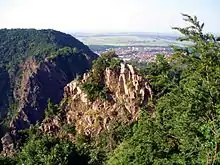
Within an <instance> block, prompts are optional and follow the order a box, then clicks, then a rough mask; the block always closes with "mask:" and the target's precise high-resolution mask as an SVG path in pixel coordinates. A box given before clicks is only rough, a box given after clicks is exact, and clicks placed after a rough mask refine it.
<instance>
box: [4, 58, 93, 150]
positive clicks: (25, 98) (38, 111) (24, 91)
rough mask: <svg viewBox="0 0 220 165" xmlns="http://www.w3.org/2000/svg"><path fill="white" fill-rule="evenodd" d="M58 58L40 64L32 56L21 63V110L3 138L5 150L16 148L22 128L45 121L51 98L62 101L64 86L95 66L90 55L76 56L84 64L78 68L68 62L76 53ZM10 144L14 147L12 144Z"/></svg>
mask: <svg viewBox="0 0 220 165" xmlns="http://www.w3.org/2000/svg"><path fill="white" fill-rule="evenodd" d="M56 58H61V57H56ZM56 58H55V59H46V60H45V61H44V62H42V63H40V64H38V63H37V62H36V60H35V59H32V58H31V59H28V60H27V61H26V62H25V63H24V64H23V65H22V66H21V67H22V71H23V73H22V77H21V80H20V82H19V85H18V86H17V88H15V89H14V98H15V99H16V100H17V103H18V107H17V112H15V114H14V118H13V119H12V120H11V121H10V125H9V133H7V134H6V135H5V136H4V137H3V138H2V139H1V140H2V145H3V151H4V152H5V153H10V152H11V151H13V150H12V148H13V147H14V148H15V146H16V144H15V143H16V141H17V139H18V138H19V136H18V134H17V132H18V130H23V129H26V128H29V127H30V125H31V124H33V125H35V124H36V122H37V121H39V122H41V121H42V120H43V119H44V114H45V109H46V107H47V101H48V99H50V100H51V101H52V102H53V103H55V104H58V103H59V102H60V101H61V99H62V98H63V92H64V87H65V86H66V85H67V84H68V83H69V82H70V81H71V80H72V79H74V78H75V77H76V75H81V74H83V73H85V72H86V71H87V70H88V69H89V68H90V67H91V63H92V60H93V59H88V58H87V57H86V56H83V57H81V60H80V61H79V60H78V61H77V60H76V61H75V62H76V63H77V62H78V63H79V64H81V65H82V66H80V69H78V70H77V66H75V67H76V69H74V67H73V66H69V63H68V61H71V58H75V57H69V58H66V60H61V59H56ZM72 60H73V59H72ZM61 61H62V66H63V67H62V66H61ZM8 139H10V140H8ZM8 146H10V147H9V148H8ZM9 149H11V150H9Z"/></svg>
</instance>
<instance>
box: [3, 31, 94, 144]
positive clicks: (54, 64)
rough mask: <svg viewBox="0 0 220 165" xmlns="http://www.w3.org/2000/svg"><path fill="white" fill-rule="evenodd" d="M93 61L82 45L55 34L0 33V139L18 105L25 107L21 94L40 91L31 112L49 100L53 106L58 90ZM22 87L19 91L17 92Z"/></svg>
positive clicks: (91, 53) (89, 66)
mask: <svg viewBox="0 0 220 165" xmlns="http://www.w3.org/2000/svg"><path fill="white" fill-rule="evenodd" d="M96 57H97V55H96V54H94V53H93V52H92V51H91V50H90V49H89V48H88V47H87V46H85V45H84V44H83V43H81V42H80V41H78V40H77V39H75V38H74V37H72V36H71V35H68V34H65V33H61V32H59V31H55V30H36V29H0V79H1V80H0V127H1V130H0V137H2V136H3V135H4V134H5V132H6V131H7V130H8V128H9V123H10V121H11V120H12V119H14V118H15V116H16V115H17V112H18V110H19V109H21V108H22V107H21V104H23V106H25V101H24V99H23V100H22V95H24V93H25V92H26V93H28V90H31V88H32V89H33V88H41V91H39V92H37V91H35V93H34V94H33V95H32V97H35V98H36V100H37V98H39V97H41V98H40V99H38V101H37V103H36V104H35V108H36V105H37V106H38V109H43V110H44V109H45V107H46V104H47V100H48V99H49V98H51V100H52V101H53V102H55V103H58V102H59V101H60V99H61V97H62V90H63V89H61V92H58V91H59V90H60V89H59V88H63V87H64V86H65V85H66V84H67V83H68V82H70V81H71V80H72V79H74V78H75V77H76V76H79V75H82V74H83V73H84V72H86V71H87V70H89V69H90V68H91V64H92V62H91V61H92V60H93V59H95V58H96ZM58 76H59V77H58ZM58 78H59V79H60V82H58V81H57V80H58ZM24 80H25V81H24ZM61 80H62V81H61ZM31 83H32V84H33V85H31ZM36 83H37V84H36ZM28 84H30V86H29V87H28V86H27V85H28ZM22 86H24V88H23V91H22V90H20V88H21V87H22ZM55 89H56V90H57V91H56V92H55V93H56V95H54V93H53V91H55ZM19 90H20V91H19ZM29 93H30V91H29ZM37 93H38V94H37ZM59 93H60V94H59ZM26 102H28V101H26ZM31 104H32V107H30V108H29V109H31V108H32V109H33V108H34V107H33V101H32V103H31ZM26 106H29V105H26ZM26 109H27V111H28V108H26ZM33 115H35V116H36V114H33ZM33 115H32V116H33ZM38 116H39V117H41V115H38ZM34 120H35V119H34ZM34 120H32V121H34ZM34 122H35V121H34ZM32 124H33V123H32ZM0 146H1V145H0ZM0 148H1V147H0Z"/></svg>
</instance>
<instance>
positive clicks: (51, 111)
mask: <svg viewBox="0 0 220 165" xmlns="http://www.w3.org/2000/svg"><path fill="white" fill-rule="evenodd" d="M59 112H60V108H59V106H58V105H54V104H53V103H52V102H51V100H50V99H48V101H47V109H46V110H45V117H46V118H49V117H53V116H56V115H58V113H59Z"/></svg>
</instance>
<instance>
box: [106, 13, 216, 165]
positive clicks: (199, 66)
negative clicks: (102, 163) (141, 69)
mask: <svg viewBox="0 0 220 165" xmlns="http://www.w3.org/2000/svg"><path fill="white" fill-rule="evenodd" d="M183 16H184V20H186V21H187V22H189V23H191V24H192V25H191V26H189V27H186V28H175V29H177V30H179V31H180V32H181V33H182V34H183V35H184V36H183V38H182V39H181V40H187V41H191V42H193V45H192V46H190V47H187V48H184V49H181V48H178V49H175V53H174V55H173V57H172V59H170V61H168V60H167V61H166V60H165V61H164V60H163V59H161V58H160V59H159V61H157V62H156V63H155V64H153V65H152V66H153V67H154V68H153V69H152V71H153V72H152V71H150V72H151V73H150V76H149V77H150V81H151V85H152V86H153V89H154V92H155V97H156V99H155V113H156V117H154V118H152V116H151V114H149V115H147V114H146V112H144V113H145V114H144V113H143V114H142V117H141V119H140V120H139V122H138V123H139V124H138V128H137V130H136V132H135V133H134V135H133V136H132V137H131V138H130V139H127V140H125V141H123V142H122V143H121V144H120V145H119V146H118V147H117V149H116V150H115V151H114V154H113V155H112V156H111V157H110V158H109V160H108V164H111V165H114V164H138V165H141V164H219V163H220V153H219V150H218V146H219V141H220V136H219V135H220V132H219V130H220V129H219V124H220V118H219V105H220V104H219V103H220V102H219V94H220V85H219V82H220V76H219V75H220V74H219V73H220V70H219V68H220V64H219V60H220V54H219V52H220V45H219V43H217V42H216V41H215V38H214V37H213V35H211V34H203V33H202V29H203V26H204V24H200V23H199V21H198V20H197V18H196V17H190V16H188V15H183ZM155 66H156V67H155ZM148 73H149V72H148ZM169 76H171V77H169ZM166 88H168V89H169V90H166V92H163V94H162V95H160V96H159V97H157V96H158V92H159V93H161V91H164V89H166Z"/></svg>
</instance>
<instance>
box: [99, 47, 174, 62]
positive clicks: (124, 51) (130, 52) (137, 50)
mask: <svg viewBox="0 0 220 165" xmlns="http://www.w3.org/2000/svg"><path fill="white" fill-rule="evenodd" d="M109 50H111V48H107V49H106V50H100V51H96V53H97V54H102V53H104V52H106V51H109ZM113 50H115V52H116V54H117V55H118V56H119V57H120V58H122V59H123V60H124V61H129V60H135V61H140V62H143V61H148V62H150V61H153V60H154V59H155V57H156V56H155V55H156V54H161V55H164V56H166V57H169V56H170V55H171V53H172V48H170V47H147V46H146V47H143V46H123V47H118V48H113Z"/></svg>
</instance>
